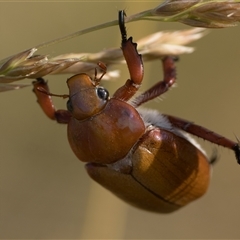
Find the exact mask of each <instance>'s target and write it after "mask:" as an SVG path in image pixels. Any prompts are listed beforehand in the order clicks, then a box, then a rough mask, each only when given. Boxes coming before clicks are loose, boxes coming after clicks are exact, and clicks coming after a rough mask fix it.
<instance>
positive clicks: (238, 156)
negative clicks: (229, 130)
mask: <svg viewBox="0 0 240 240" xmlns="http://www.w3.org/2000/svg"><path fill="white" fill-rule="evenodd" d="M233 151H234V152H235V156H236V159H237V162H238V164H240V146H239V144H236V145H235V146H234V147H233Z"/></svg>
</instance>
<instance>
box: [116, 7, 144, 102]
mask: <svg viewBox="0 0 240 240" xmlns="http://www.w3.org/2000/svg"><path fill="white" fill-rule="evenodd" d="M124 15H125V12H124V11H119V27H120V31H121V35H122V52H123V56H124V58H125V60H126V63H127V66H128V70H129V74H130V79H128V80H127V81H126V83H125V85H123V86H122V87H121V88H119V89H118V90H117V91H116V92H115V93H114V95H113V97H114V98H117V99H121V100H123V101H127V100H129V99H130V98H131V97H132V96H133V95H134V94H135V93H136V92H137V90H138V89H139V87H140V85H141V83H142V79H143V63H142V57H141V55H139V54H138V51H137V44H136V43H133V42H132V37H130V38H128V39H127V32H126V28H125V24H124Z"/></svg>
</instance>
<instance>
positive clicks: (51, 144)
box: [0, 1, 240, 239]
mask: <svg viewBox="0 0 240 240" xmlns="http://www.w3.org/2000/svg"><path fill="white" fill-rule="evenodd" d="M157 4H158V3H157V2H147V1H146V2H130V1H121V2H115V1H111V2H101V1H95V2H91V1H88V2H56V3H54V2H51V3H46V2H34V3H33V2H32V3H31V2H25V3H20V2H14V3H13V2H4V3H0V32H1V38H0V59H3V58H5V57H8V56H11V55H13V54H15V53H17V52H20V51H22V50H25V49H27V48H30V47H34V46H35V45H38V44H40V43H42V42H45V41H49V40H51V39H54V38H57V37H61V36H64V35H67V34H69V33H72V32H75V31H77V30H80V29H84V28H87V27H90V26H94V25H97V24H99V23H103V22H107V21H110V20H113V19H116V18H117V12H118V10H120V9H125V10H126V12H127V14H128V15H131V14H134V13H137V12H140V11H143V10H147V9H150V8H153V7H155V6H156V5H157ZM187 28H190V27H188V26H185V25H183V24H178V23H159V22H147V21H141V22H135V23H130V24H127V29H128V33H129V35H132V36H134V40H135V41H136V40H137V39H139V38H141V37H143V36H145V35H147V34H151V33H153V32H156V31H160V30H177V29H187ZM239 29H240V26H237V27H233V28H228V29H219V30H211V31H210V33H209V34H208V35H207V36H205V37H204V38H202V39H201V40H199V41H197V42H194V43H193V44H191V45H192V46H194V47H196V51H195V52H194V53H193V54H189V55H183V56H181V59H180V61H179V62H178V63H177V67H178V80H177V82H178V86H177V88H174V89H172V90H171V91H170V92H169V93H167V94H165V96H164V100H163V101H159V100H156V101H152V102H151V103H148V104H146V106H147V107H151V108H154V109H158V110H160V111H162V112H164V113H168V114H172V115H176V116H179V117H182V118H185V119H189V120H191V121H194V122H196V123H198V124H200V125H202V126H205V127H207V128H209V129H212V130H214V131H216V132H218V133H220V134H222V135H224V136H226V137H228V138H231V139H233V140H235V136H234V134H236V135H237V136H239V137H240V110H239V109H240V108H239V105H238V104H239V103H240V98H239V92H240V68H239V63H240V46H239V40H240V31H239ZM118 46H120V34H119V30H118V27H111V28H108V29H105V30H100V31H96V32H93V33H90V34H87V35H84V36H81V37H78V38H74V39H72V40H69V41H66V42H64V43H60V44H57V45H54V46H51V47H49V48H44V49H41V50H40V51H39V53H41V54H48V55H50V56H56V55H58V54H63V53H70V52H97V51H100V50H103V49H104V48H108V47H118ZM117 68H119V69H120V70H121V78H119V79H117V80H116V81H111V82H105V83H104V86H106V87H107V88H108V89H109V90H110V92H111V93H113V92H114V90H115V89H117V88H118V87H119V86H121V85H122V84H123V83H124V82H125V80H126V79H127V78H128V71H127V68H126V66H117ZM68 77H69V75H57V76H48V77H47V79H48V81H49V85H50V87H51V90H52V92H54V93H67V86H66V79H67V78H68ZM161 78H162V71H161V65H160V62H159V61H156V62H151V63H146V64H145V79H144V83H143V86H142V88H141V89H142V90H144V89H146V88H148V87H149V86H151V85H152V84H153V83H155V82H156V81H158V80H159V79H161ZM22 82H26V83H30V82H31V80H24V81H22ZM54 102H55V104H56V106H57V107H58V108H65V103H66V101H65V100H63V99H58V98H55V99H54ZM0 108H1V114H0V131H1V134H0V154H1V157H0V238H3V239H8V238H22V239H27V238H29V239H30V238H31V239H34V238H35V239H36V238H38V239H40V238H42V239H44V238H48V239H50V238H55V239H58V238H67V239H81V238H83V239H100V238H102V239H108V238H111V239H114V238H119V239H128V238H140V239H141V238H142V239H146V238H158V239H161V238H175V239H176V238H183V239H184V238H185V239H186V238H191V239H193V238H208V239H210V238H240V228H239V222H240V210H239V202H240V188H239V182H240V166H238V165H237V163H236V160H235V157H234V154H233V152H231V151H230V150H227V149H224V148H220V147H217V150H218V151H219V154H220V157H221V158H220V160H219V161H218V162H217V164H216V165H215V166H214V169H213V177H212V181H211V184H210V187H209V190H208V193H207V194H206V195H204V196H203V197H202V198H201V199H199V200H197V201H195V202H194V203H192V204H190V205H188V206H186V207H184V208H182V209H180V210H179V211H177V212H175V213H172V214H169V215H160V214H154V213H148V212H145V211H142V210H139V209H135V208H133V207H131V206H129V205H127V204H125V203H124V202H122V201H121V200H119V199H118V198H116V197H115V196H113V195H112V194H111V193H110V192H108V191H107V190H105V189H103V188H102V187H101V186H99V185H98V184H97V183H95V182H93V181H92V180H91V179H90V178H89V177H88V175H87V173H86V171H85V169H84V164H83V163H82V162H80V161H79V160H78V159H77V158H76V157H75V155H74V154H73V153H72V151H71V150H70V147H69V144H68V141H67V135H66V126H64V125H59V124H57V123H55V122H54V121H50V120H48V119H47V117H46V116H45V115H44V114H43V113H42V111H41V109H40V108H39V106H38V105H37V103H36V99H35V96H34V95H33V93H32V90H31V87H29V88H25V89H22V90H16V91H9V92H4V93H0ZM200 142H201V143H202V145H203V147H204V148H206V149H207V150H208V152H209V153H210V154H211V151H212V150H213V149H214V147H215V146H213V145H211V144H210V143H208V142H203V141H200Z"/></svg>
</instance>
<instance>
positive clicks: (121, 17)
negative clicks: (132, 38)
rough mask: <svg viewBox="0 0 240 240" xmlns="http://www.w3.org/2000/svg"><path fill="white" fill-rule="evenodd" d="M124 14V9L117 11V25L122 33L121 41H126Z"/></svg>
mask: <svg viewBox="0 0 240 240" xmlns="http://www.w3.org/2000/svg"><path fill="white" fill-rule="evenodd" d="M125 16H126V13H125V11H124V10H121V11H119V12H118V25H119V28H120V32H121V35H122V42H126V41H127V31H126V27H125V19H124V17H125Z"/></svg>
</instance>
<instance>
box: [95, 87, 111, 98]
mask: <svg viewBox="0 0 240 240" xmlns="http://www.w3.org/2000/svg"><path fill="white" fill-rule="evenodd" d="M97 95H98V97H99V98H100V99H102V100H107V99H108V97H109V93H108V91H107V90H106V89H105V88H103V87H98V88H97Z"/></svg>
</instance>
